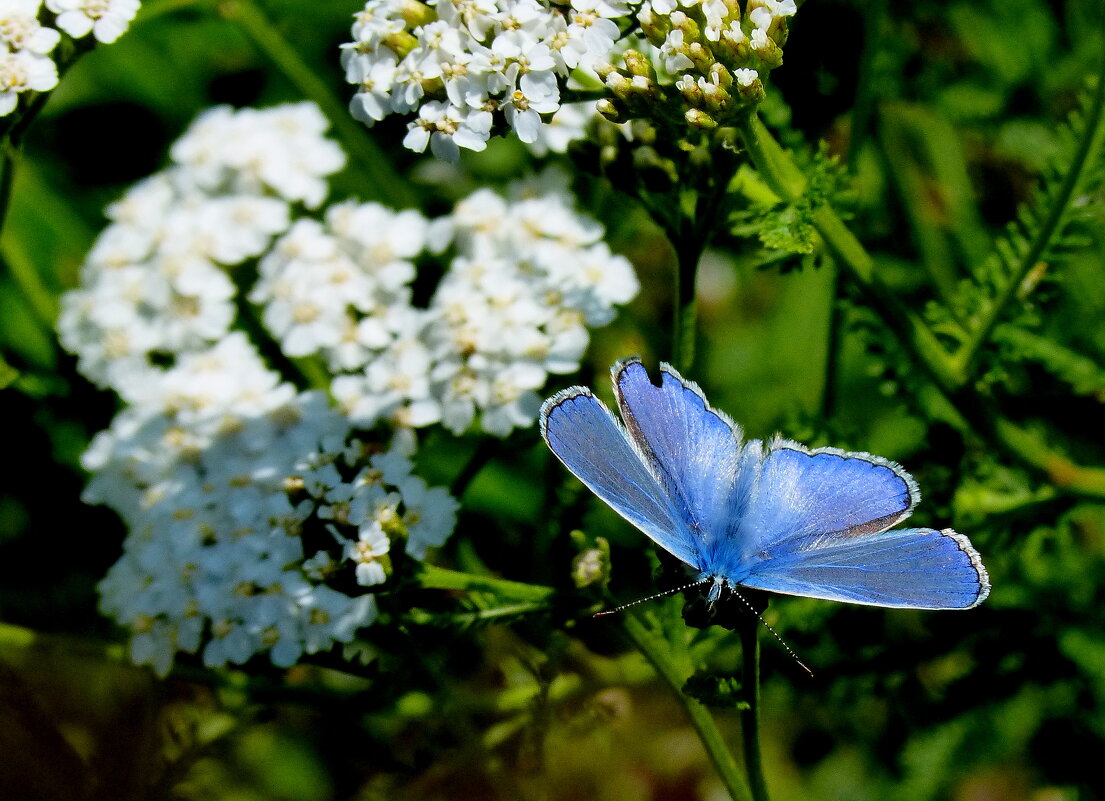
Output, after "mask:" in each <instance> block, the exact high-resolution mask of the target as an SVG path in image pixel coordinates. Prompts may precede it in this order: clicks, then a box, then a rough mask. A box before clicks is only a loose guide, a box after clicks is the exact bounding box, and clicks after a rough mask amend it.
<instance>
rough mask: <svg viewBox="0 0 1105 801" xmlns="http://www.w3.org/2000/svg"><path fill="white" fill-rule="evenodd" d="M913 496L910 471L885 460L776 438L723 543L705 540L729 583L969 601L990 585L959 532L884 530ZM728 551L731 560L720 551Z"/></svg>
mask: <svg viewBox="0 0 1105 801" xmlns="http://www.w3.org/2000/svg"><path fill="white" fill-rule="evenodd" d="M919 499H920V493H919V491H918V489H917V485H916V483H915V482H914V481H913V478H912V477H911V476H910V475H909V474H908V473H907V472H906V471H905V470H904V469H903V468H902V467H901V466H900V465H897V464H895V463H893V462H890V461H887V460H885V459H880V458H879V457H876V456H872V455H870V454H866V453H849V452H846V451H839V450H836V449H818V450H808V449H806V448H804V447H802V446H801V445H798V444H797V443H794V442H789V441H786V440H777V441H776V442H774V443H772V444H771V446H769V449H768V452H767V454H766V455H765V456H764V457H763V462H762V464H761V466H760V470H759V474H758V475H757V477H756V480H755V481H754V482H753V483H752V485H751V489H750V492H749V497H748V498H747V500H746V501H745V502H744V509H743V514H742V515H741V516H740V517H739V519H737V520H735V521H734V526H733V527H732V528H731V530H730V535H729V537H728V538H726V541H725V543H724V544H723V545H724V547H728V548H729V549H730V550H731V553H716V548H715V549H714V553H715V554H716V555H715V556H714V559H715V560H716V561H717V562H718V563H719V564H721V565H722V567H721V569H720V570H719V572H720V573H721V574H722V575H723V576H725V577H726V578H731V579H734V580H735V581H736V583H740V584H744V585H747V586H749V587H755V588H757V589H764V590H772V591H774V592H782V593H787V594H790V595H803V596H808V597H811V598H823V599H827V600H833V601H848V602H851V603H860V604H871V605H875V606H894V607H906V608H917V609H963V608H967V607H970V606H975V605H976V604H978V603H980V602H981V601H982V599H983V598H985V597H986V595H987V594H988V593H989V586H990V585H989V580H988V578H987V576H986V571H985V569H984V568H983V566H982V561H981V560H980V559H979V556H978V552H977V551H975V549H974V548H973V547H972V546H971V543H970V541H969V540H968V539H967V538H966V537H964V536H962V535H960V534H957V533H955V532H954V531H951V530H950V529H948V530H945V531H936V530H934V529H923V528H917V529H902V530H900V531H887V529H888V528H890V527H891V526H893V525H895V524H896V523H898V522H900V521H901V520H903V519H904V518H906V517H908V516H909V514H910V513H911V512H912V511H913V507H914V506H915V505H916V504H917V501H918V500H919ZM733 529H735V530H733ZM719 547H720V546H719ZM734 557H735V558H736V559H737V560H739V561H738V562H732V561H729V560H732V559H733V558H734Z"/></svg>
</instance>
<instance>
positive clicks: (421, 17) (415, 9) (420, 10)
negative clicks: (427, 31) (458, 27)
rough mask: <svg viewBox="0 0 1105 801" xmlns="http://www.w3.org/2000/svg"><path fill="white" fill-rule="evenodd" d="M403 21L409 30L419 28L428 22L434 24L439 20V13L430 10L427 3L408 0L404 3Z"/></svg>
mask: <svg viewBox="0 0 1105 801" xmlns="http://www.w3.org/2000/svg"><path fill="white" fill-rule="evenodd" d="M401 13H402V14H403V21H404V22H405V23H407V27H408V28H411V29H413V28H417V27H419V26H420V25H425V24H426V23H428V22H433V21H434V20H436V19H437V12H436V11H434V10H433V9H432V8H430V7H429V6H428V5H426V4H425V3H420V2H418V0H406V2H405V3H403V9H402V12H401Z"/></svg>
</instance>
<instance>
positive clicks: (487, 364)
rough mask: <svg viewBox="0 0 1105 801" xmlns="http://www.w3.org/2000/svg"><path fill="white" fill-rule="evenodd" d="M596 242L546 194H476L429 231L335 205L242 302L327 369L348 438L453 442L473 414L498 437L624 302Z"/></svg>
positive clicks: (397, 217) (398, 218)
mask: <svg viewBox="0 0 1105 801" xmlns="http://www.w3.org/2000/svg"><path fill="white" fill-rule="evenodd" d="M602 233H603V229H602V226H601V225H599V224H598V223H596V222H594V221H593V220H589V219H587V218H585V217H582V216H581V215H579V214H576V213H575V212H573V211H572V210H571V206H570V203H569V200H568V198H567V196H566V194H565V193H562V192H560V191H545V192H542V193H539V194H535V195H533V196H530V197H524V198H519V199H518V200H516V201H514V202H508V201H507V200H504V199H503V198H502V197H500V196H499V195H496V194H495V193H494V192H491V191H490V190H481V191H479V192H476V193H475V194H473V195H471V196H469V197H468V198H466V199H465V200H463V201H461V202H460V203H459V204H458V206H457V208H456V209H455V211H454V212H453V213H452V214H451V215H449V216H446V217H442V218H439V219H436V220H434V221H432V222H427V221H426V220H425V219H424V218H423V217H421V216H420V215H419V214H417V213H416V212H413V211H404V212H398V213H397V212H392V211H389V210H387V209H385V208H383V207H382V206H379V205H376V204H373V203H367V204H356V203H341V204H338V205H335V206H331V207H330V209H329V210H328V212H327V214H326V219H325V222H324V223H319V222H316V221H313V220H303V221H300V222H298V223H296V225H294V226H293V227H292V229H291V231H289V232H288V234H287V235H285V236H284V237H283V238H281V239H280V240H279V241H278V242H277V243H276V244H275V245H274V246H273V249H272V251H271V252H270V253H269V255H267V256H266V257H265V258H264V259H262V261H261V279H260V280H259V281H258V283H257V285H256V286H255V287H254V290H253V292H252V294H251V295H250V299H251V300H252V301H253V302H254V303H257V304H260V305H261V306H262V307H263V309H264V311H263V319H264V322H265V324H266V326H267V327H268V329H269V331H270V332H271V333H272V334H273V335H274V336H275V337H276V338H277V339H278V340H279V341H280V343H281V346H282V348H283V350H284V352H285V353H288V354H289V355H295V356H307V355H310V354H314V353H318V354H321V355H323V356H325V357H326V360H327V362H328V364H329V366H330V369H331V370H332V371H333V372H334V373H335V374H336V377H335V378H334V380H333V383H332V385H331V390H332V392H333V394H334V396H335V397H336V398H337V399H338V402H339V404H340V405H341V407H342V408H343V410H344V411H345V412H346V413H347V414H348V415H349V417H350V419H351V420H352V421H353V422H354V423H356V424H357V425H360V426H366V427H368V426H372V425H375V424H377V423H378V422H380V421H381V420H384V419H386V420H388V421H389V422H391V423H394V424H396V425H399V426H426V425H430V424H432V423H438V422H440V423H442V424H443V425H444V426H445V427H446V428H448V429H450V430H451V431H454V432H456V433H460V432H462V431H465V430H467V429H468V428H469V427H470V426H471V425H472V424H473V422H474V421H475V418H476V415H477V414H479V415H480V421H481V424H482V427H483V430H484V431H486V432H488V433H491V434H495V435H498V436H505V435H506V434H508V433H510V431H511V430H512V429H513V428H515V427H521V426H528V425H531V424H532V423H533V421H534V419H535V417H536V414H537V410H538V408H539V407H540V399H541V396H540V395H539V394H538V393H537V390H539V389H540V388H541V387H543V386H544V384H545V382H546V380H547V379H548V374H549V373H569V372H572V371H573V370H576V369H578V367H579V362H580V359H581V358H582V356H583V351H584V349H585V348H586V346H587V343H588V341H589V336H588V333H587V326H599V325H604V324H606V323H607V322H609V321H610V319H611V318H612V317H613V314H614V311H613V309H614V306H615V305H616V304H622V303H626V302H628V301H629V300H630V299H632V298H633V296H634V295H635V294H636V293H637V289H638V285H637V280H636V277H635V276H634V273H633V269H632V267H631V266H630V265H629V262H628V261H626V260H625V258H623V257H621V256H617V255H614V254H612V253H611V252H610V249H609V248H608V247H607V246H606V244H605V243H603V242H602V241H601V237H602ZM450 245H452V247H453V249H454V253H455V255H454V256H453V258H452V261H451V263H450V265H449V268H448V270H447V271H446V272H445V275H444V277H443V278H442V279H441V281H440V283H439V284H438V287H437V289H436V291H435V292H434V294H433V297H432V298H431V300H430V303H429V306H428V308H418V307H415V306H412V305H411V289H410V282H411V281H412V280H413V278H414V276H415V267H414V262H413V259H415V258H417V257H418V256H419V255H420V254H421V253H423V251H424V250H429V251H433V252H442V251H444V250H445V249H446V248H448V247H449V246H450Z"/></svg>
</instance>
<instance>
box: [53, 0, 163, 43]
mask: <svg viewBox="0 0 1105 801" xmlns="http://www.w3.org/2000/svg"><path fill="white" fill-rule="evenodd" d="M141 5H142V4H141V3H140V2H139V0H46V7H47V8H48V9H50V10H51V11H53V12H54V13H55V14H57V15H58V19H57V23H58V27H59V28H61V29H62V30H63V31H65V32H66V33H67V34H69V35H70V36H72V37H73V38H75V39H79V38H81V37H82V36H87V35H88V33H89V32H92V33H93V34H94V35H95V37H96V40H97V41H99V42H103V43H104V44H110V43H111V42H114V41H115V40H116V39H118V38H119V37H120V36H122V35H123V33H124V32H125V31H126V30H127V27H128V26H129V25H130V21H131V20H132V19H134V15H135V14H136V13H138V9H139V7H140V6H141Z"/></svg>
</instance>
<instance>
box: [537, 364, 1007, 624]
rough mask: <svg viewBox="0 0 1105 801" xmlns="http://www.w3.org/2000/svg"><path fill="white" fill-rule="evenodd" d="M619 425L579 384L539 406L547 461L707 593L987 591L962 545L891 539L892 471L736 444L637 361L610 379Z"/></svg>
mask: <svg viewBox="0 0 1105 801" xmlns="http://www.w3.org/2000/svg"><path fill="white" fill-rule="evenodd" d="M612 377H613V380H614V389H615V394H616V396H617V399H618V407H619V411H620V413H621V417H622V420H623V421H624V426H623V425H622V424H620V423H619V422H618V421H617V420H616V419H615V417H614V415H613V414H612V413H611V412H610V411H609V409H607V408H606V406H605V405H604V404H602V403H601V401H599V400H598V399H597V398H595V397H594V395H593V394H592V393H591V392H590V390H588V389H586V388H585V387H572V388H570V389H566V390H563V391H562V392H560V393H557V394H556V395H554V396H553V397H551V398H549V399H548V400H547V401H546V402H545V404H544V406H543V407H542V410H541V431H542V435H543V436H544V438H545V440H546V442H547V443H548V445H549V447H550V448H551V449H552V451H553V453H555V454H556V455H557V457H558V458H560V460H561V461H562V462H563V463H564V464H565V466H566V467H567V468H568V469H569V470H570V471H571V472H572V473H574V474H575V475H576V476H577V477H578V478H579V479H580V480H581V481H582V482H583V483H584V484H586V485H587V486H588V487H589V488H590V489H591V490H593V491H594V492H595V493H596V494H597V495H598V496H599V497H600V498H602V499H603V500H604V501H606V503H608V504H609V505H610V506H611V507H612V508H613V509H614V510H615V511H616V512H618V513H619V514H620V515H622V517H624V518H626V519H627V520H628V521H629V522H630V523H632V524H633V525H635V526H636V527H637V528H639V529H640V530H641V531H643V532H644V533H645V534H646V535H647V536H648V537H650V538H651V539H652V540H653V541H654V542H655V543H656V544H657V545H659V546H660V547H662V548H664V549H665V550H667V551H668V552H670V553H671V554H672V555H674V556H675V557H677V558H678V559H680V560H682V561H683V562H685V563H686V564H687V565H688V566H689V567H690V568H692V569H693V570H694V571H695V572H696V573H697V574H698V577H699V579H700V580H701V581H703V582H708V583H709V584H710V589H709V596H708V599H709V600H710V601H714V600H717V598H718V597H720V595H721V592H722V589H723V588H724V587H726V586H727V585H728V586H732V587H736V586H746V587H753V588H757V589H763V590H769V591H774V592H780V593H785V594H790V595H801V596H807V597H813V598H824V599H827V600H838V601H847V602H852V603H860V604H869V605H875V606H891V607H905V608H920V609H963V608H969V607H971V606H975V605H977V604H978V603H981V601H982V600H983V599H984V598H985V597H986V595H987V594H988V592H989V586H990V585H989V579H988V577H987V575H986V571H985V569H984V568H983V566H982V562H981V559H980V558H979V556H978V553H977V552H976V551H975V549H974V548H973V547H972V546H971V544H970V542H969V541H968V540H967V538H966V537H964V536H962V535H960V534H957V533H956V532H954V531H951V530H950V529H945V530H943V531H937V530H935V529H923V528H922V529H899V530H894V531H890V530H889V529H890V528H891V527H892V526H894V525H895V524H897V523H899V522H901V521H902V520H904V519H905V518H906V517H908V516H909V514H910V513H911V512H912V510H913V508H914V506H916V504H917V502H918V501H919V499H920V492H919V490H918V488H917V484H916V482H914V481H913V479H912V477H911V476H910V475H909V474H908V473H906V471H905V470H904V469H903V468H902V467H901V466H899V465H897V464H895V463H894V462H890V461H888V460H886V459H882V458H880V457H877V456H872V455H871V454H866V453H856V452H848V451H841V450H837V449H835V448H819V449H809V448H806V447H804V446H802V445H800V444H798V443H797V442H792V441H790V440H786V439H782V438H775V439H774V440H771V441H767V442H765V441H761V440H752V441H749V442H744V441H743V438H742V433H741V430H740V427H739V426H737V425H736V424H735V423H733V422H732V421H731V420H730V419H729V418H728V417H726V416H725V415H724V414H722V413H721V412H718V411H716V410H714V409H713V408H711V407H710V406H709V404H708V403H707V402H706V399H705V397H704V396H703V394H702V392H701V391H700V390H699V389H698V387H697V386H696V385H694V384H692V383H689V382H687V381H685V380H683V378H682V377H680V375H679V374H678V373H677V372H676V371H675V370H674V369H672V368H671V367H669V366H667V365H661V372H660V379H661V380H660V384H659V385H656V384H653V383H652V381H651V380H650V378H649V375H648V372H647V371H646V370H645V368H644V366H643V365H642V364H641V363H640V361H639V360H637V359H628V360H625V361H623V362H619V363H618V364H616V365H615V366H614V369H613V371H612Z"/></svg>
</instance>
